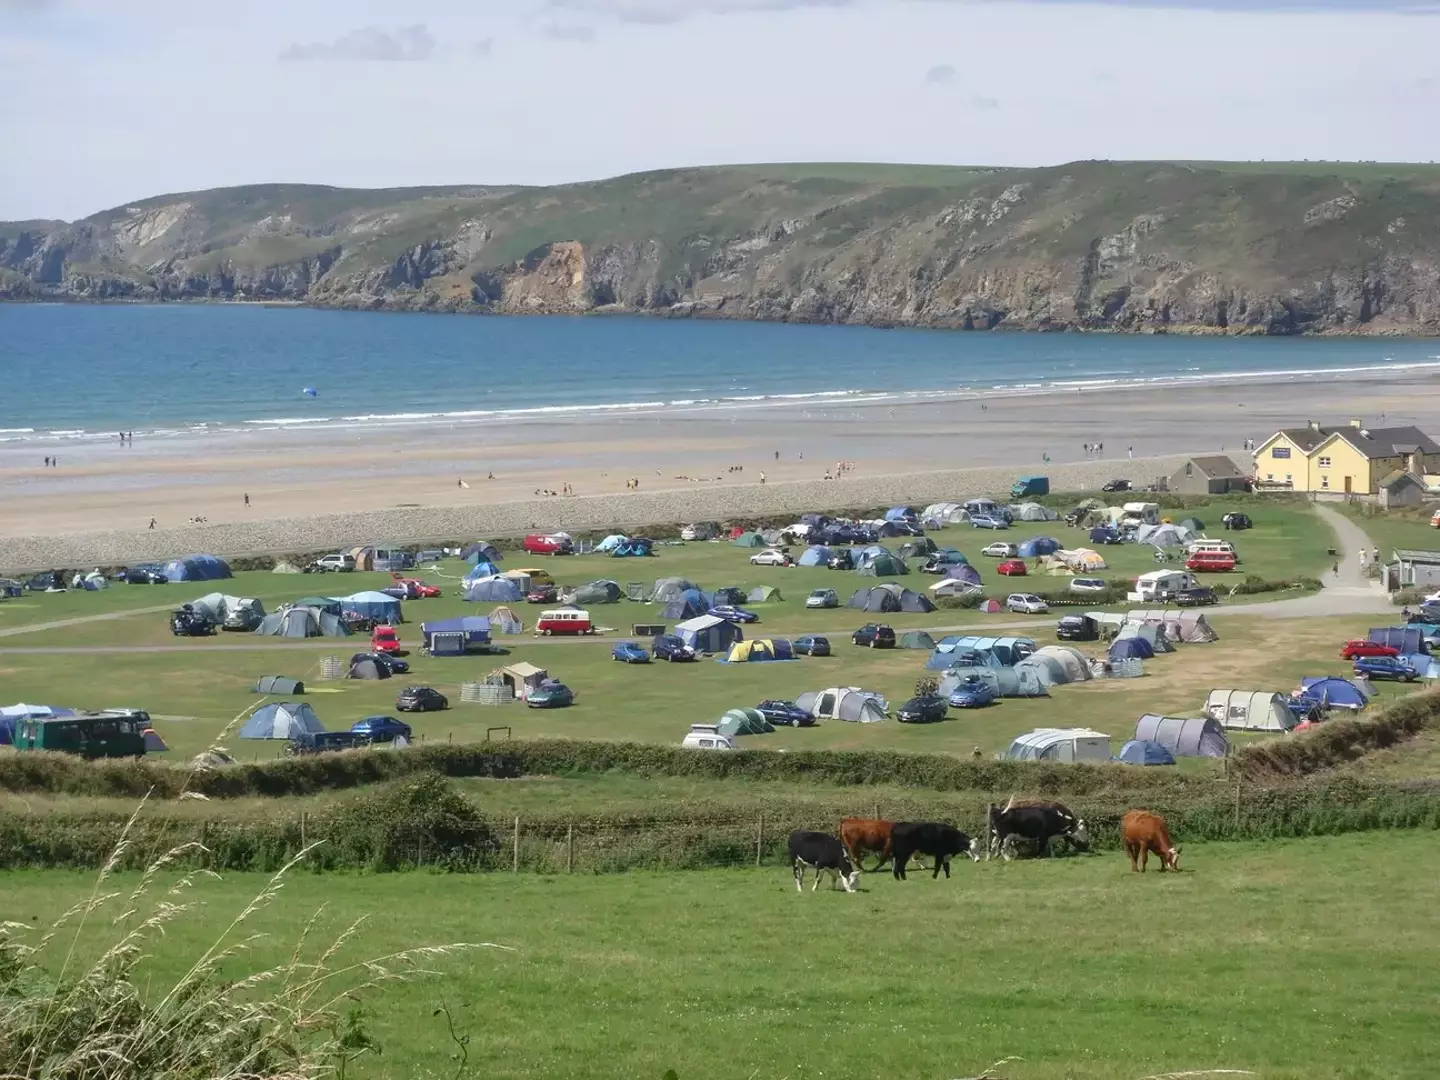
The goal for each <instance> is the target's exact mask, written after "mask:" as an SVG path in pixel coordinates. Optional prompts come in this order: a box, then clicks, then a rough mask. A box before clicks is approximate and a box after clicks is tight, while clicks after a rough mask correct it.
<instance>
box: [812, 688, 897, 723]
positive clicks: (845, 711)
mask: <svg viewBox="0 0 1440 1080" xmlns="http://www.w3.org/2000/svg"><path fill="white" fill-rule="evenodd" d="M795 704H796V706H797V707H799V708H801V709H804V710H805V711H806V712H808V713H811V714H813V715H814V717H815V719H817V720H848V721H852V722H854V723H857V724H876V723H879V722H880V721H881V720H884V719H885V712H886V708H887V707H886V704H885V698H884V697H883V696H882V695H880V694H877V693H875V692H874V691H873V690H861V689H860V688H859V687H857V686H832V687H831V688H830V689H828V690H807V691H805V693H803V694H801V695H800V696H799V697H797V698H796V699H795Z"/></svg>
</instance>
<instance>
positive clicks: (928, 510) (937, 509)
mask: <svg viewBox="0 0 1440 1080" xmlns="http://www.w3.org/2000/svg"><path fill="white" fill-rule="evenodd" d="M920 517H921V518H922V519H924V520H925V521H936V522H939V523H940V524H941V525H960V524H963V523H964V522H966V521H969V520H970V515H969V514H967V513H966V512H965V507H963V506H961V505H960V504H959V503H957V502H940V503H931V504H930V505H929V506H927V507H925V509H924V510H922V511H921V512H920Z"/></svg>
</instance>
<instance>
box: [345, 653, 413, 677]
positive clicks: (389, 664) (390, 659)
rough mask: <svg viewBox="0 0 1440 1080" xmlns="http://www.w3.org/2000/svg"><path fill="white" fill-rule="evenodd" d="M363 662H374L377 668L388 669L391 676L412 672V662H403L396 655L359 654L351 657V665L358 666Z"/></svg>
mask: <svg viewBox="0 0 1440 1080" xmlns="http://www.w3.org/2000/svg"><path fill="white" fill-rule="evenodd" d="M362 660H370V661H373V662H374V664H375V666H376V667H383V668H388V669H389V671H390V674H391V675H406V674H409V672H410V661H408V660H402V659H401V658H400V657H398V656H396V655H395V654H394V653H387V652H378V651H377V652H357V653H356V654H355V655H354V656H352V657H350V663H351V664H358V663H360V662H361V661H362Z"/></svg>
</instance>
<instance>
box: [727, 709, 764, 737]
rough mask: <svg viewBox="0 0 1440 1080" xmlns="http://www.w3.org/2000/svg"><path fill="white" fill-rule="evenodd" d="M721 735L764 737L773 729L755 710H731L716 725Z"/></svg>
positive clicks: (762, 714)
mask: <svg viewBox="0 0 1440 1080" xmlns="http://www.w3.org/2000/svg"><path fill="white" fill-rule="evenodd" d="M716 730H717V731H719V732H720V734H721V735H764V734H765V733H766V732H770V731H774V730H775V727H774V725H773V724H771V723H770V721H769V720H766V719H765V715H764V713H761V712H759V711H757V710H755V709H731V710H730V711H729V712H727V713H726V714H725V715H724V716H722V717H720V722H719V723H718V724H717V725H716Z"/></svg>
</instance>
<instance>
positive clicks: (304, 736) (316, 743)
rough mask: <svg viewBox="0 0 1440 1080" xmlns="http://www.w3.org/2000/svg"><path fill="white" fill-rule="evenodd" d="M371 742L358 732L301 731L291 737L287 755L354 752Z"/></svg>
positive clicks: (286, 750)
mask: <svg viewBox="0 0 1440 1080" xmlns="http://www.w3.org/2000/svg"><path fill="white" fill-rule="evenodd" d="M369 742H370V737H369V736H368V735H362V734H360V733H359V732H356V731H301V732H297V733H296V734H294V735H292V736H291V737H290V745H289V746H287V747H285V752H286V753H287V754H326V753H330V752H331V751H334V750H353V749H354V748H355V747H357V746H365V745H367V744H368V743H369Z"/></svg>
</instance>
